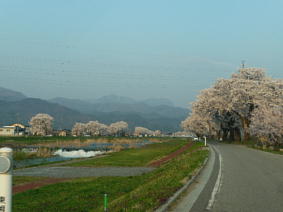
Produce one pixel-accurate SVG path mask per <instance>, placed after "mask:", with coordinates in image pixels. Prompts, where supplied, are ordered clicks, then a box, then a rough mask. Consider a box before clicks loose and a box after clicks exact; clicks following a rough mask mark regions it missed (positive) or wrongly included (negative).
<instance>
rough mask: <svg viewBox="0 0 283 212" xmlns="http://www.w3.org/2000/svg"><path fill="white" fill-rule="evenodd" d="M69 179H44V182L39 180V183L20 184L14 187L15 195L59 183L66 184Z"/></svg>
mask: <svg viewBox="0 0 283 212" xmlns="http://www.w3.org/2000/svg"><path fill="white" fill-rule="evenodd" d="M67 180H68V179H63V178H60V179H58V178H47V179H43V180H38V181H34V182H31V183H24V184H20V185H16V186H14V187H13V194H17V193H20V192H23V191H27V190H31V189H36V188H39V187H42V186H45V185H50V184H54V183H59V182H64V181H67Z"/></svg>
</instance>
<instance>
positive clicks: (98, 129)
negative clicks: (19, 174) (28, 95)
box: [29, 113, 161, 136]
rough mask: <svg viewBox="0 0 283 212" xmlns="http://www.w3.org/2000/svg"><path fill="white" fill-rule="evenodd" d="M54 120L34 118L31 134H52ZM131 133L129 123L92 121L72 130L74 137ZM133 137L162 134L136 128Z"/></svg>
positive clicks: (31, 121)
mask: <svg viewBox="0 0 283 212" xmlns="http://www.w3.org/2000/svg"><path fill="white" fill-rule="evenodd" d="M53 120H54V118H53V117H52V116H50V115H48V114H44V113H39V114H37V115H35V116H33V117H32V118H31V120H30V122H29V124H30V126H31V127H30V131H31V133H32V134H33V135H38V136H46V135H50V134H52V132H53V127H52V125H53ZM129 133H130V132H129V129H128V123H127V122H125V121H118V122H115V123H112V124H110V125H106V124H102V123H100V122H98V121H90V122H88V123H76V124H75V125H74V126H73V128H72V135H75V136H84V135H90V136H125V135H128V134H129ZM133 135H135V136H145V135H147V136H161V132H160V131H159V130H156V131H152V130H149V129H147V128H144V127H136V128H135V131H134V133H133Z"/></svg>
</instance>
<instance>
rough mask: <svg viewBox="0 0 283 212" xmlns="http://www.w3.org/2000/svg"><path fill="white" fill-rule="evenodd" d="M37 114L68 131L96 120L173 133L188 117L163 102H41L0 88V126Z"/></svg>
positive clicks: (118, 99)
mask: <svg viewBox="0 0 283 212" xmlns="http://www.w3.org/2000/svg"><path fill="white" fill-rule="evenodd" d="M37 113H48V114H49V115H51V116H53V117H54V119H55V120H54V127H55V128H57V129H71V128H72V126H73V125H74V123H75V122H87V121H90V120H98V121H100V122H102V123H105V124H110V123H113V122H116V121H120V120H123V121H126V122H128V124H129V127H130V128H131V129H133V128H134V127H135V126H143V127H147V128H149V129H152V130H157V129H159V130H161V131H163V132H175V131H177V130H179V124H180V122H181V121H182V120H184V119H185V118H186V116H187V115H188V110H187V109H184V108H180V107H175V106H174V104H173V103H172V102H171V101H170V100H167V99H161V98H160V99H147V100H143V101H136V100H134V99H131V98H128V97H122V96H115V95H110V96H104V97H101V98H98V99H94V100H80V99H68V98H62V97H58V98H54V99H50V100H42V99H36V98H28V97H27V96H25V95H24V94H22V93H20V92H17V91H12V90H9V89H5V88H0V125H8V124H11V123H14V122H21V123H24V124H28V121H29V120H30V118H31V117H32V116H34V115H35V114H37Z"/></svg>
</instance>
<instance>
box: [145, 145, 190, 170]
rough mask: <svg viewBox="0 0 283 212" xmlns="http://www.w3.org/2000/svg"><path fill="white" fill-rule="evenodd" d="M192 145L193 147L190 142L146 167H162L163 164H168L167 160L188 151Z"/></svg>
mask: <svg viewBox="0 0 283 212" xmlns="http://www.w3.org/2000/svg"><path fill="white" fill-rule="evenodd" d="M192 145H193V142H190V143H188V144H187V145H185V146H183V147H182V148H180V149H178V150H177V151H175V152H172V153H171V154H169V155H167V156H165V157H164V158H161V159H160V160H157V161H153V162H151V163H150V164H149V165H148V166H151V167H159V166H161V165H163V164H164V163H166V162H168V161H169V160H171V159H172V158H175V157H177V156H178V155H180V154H181V153H182V152H184V151H186V150H187V149H189V148H190V147H191V146H192Z"/></svg>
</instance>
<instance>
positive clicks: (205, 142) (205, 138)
mask: <svg viewBox="0 0 283 212" xmlns="http://www.w3.org/2000/svg"><path fill="white" fill-rule="evenodd" d="M204 146H206V136H204Z"/></svg>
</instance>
